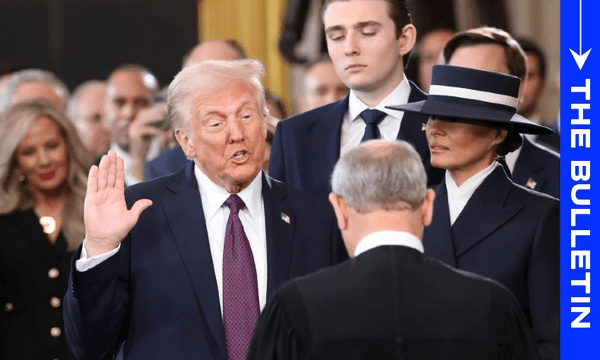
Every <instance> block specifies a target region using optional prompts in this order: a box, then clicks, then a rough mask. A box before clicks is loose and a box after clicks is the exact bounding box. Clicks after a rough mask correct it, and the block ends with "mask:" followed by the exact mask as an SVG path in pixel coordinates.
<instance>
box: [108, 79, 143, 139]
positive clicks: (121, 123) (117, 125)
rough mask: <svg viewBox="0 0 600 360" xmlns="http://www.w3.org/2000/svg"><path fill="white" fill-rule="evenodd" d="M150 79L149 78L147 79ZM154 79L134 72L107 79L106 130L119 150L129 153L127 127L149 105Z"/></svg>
mask: <svg viewBox="0 0 600 360" xmlns="http://www.w3.org/2000/svg"><path fill="white" fill-rule="evenodd" d="M148 77H151V78H148ZM153 81H155V80H154V77H152V75H149V74H147V75H146V76H145V75H144V74H143V73H141V72H139V71H136V70H122V71H118V72H116V73H114V74H113V75H112V76H111V77H110V78H109V79H108V88H107V90H106V128H107V129H108V131H109V132H110V134H111V136H112V140H113V141H114V142H116V143H117V144H118V145H119V147H120V148H121V149H123V150H124V151H129V135H128V130H129V125H130V124H131V122H132V121H133V119H135V117H136V116H137V114H138V112H139V111H140V109H143V108H146V107H148V106H149V105H150V102H151V99H152V95H153V91H152V87H151V85H150V82H153Z"/></svg>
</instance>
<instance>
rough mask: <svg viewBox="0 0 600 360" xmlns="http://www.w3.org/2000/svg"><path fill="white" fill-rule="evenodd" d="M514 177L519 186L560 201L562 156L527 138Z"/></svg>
mask: <svg viewBox="0 0 600 360" xmlns="http://www.w3.org/2000/svg"><path fill="white" fill-rule="evenodd" d="M512 177H513V181H514V182H515V183H517V184H519V185H523V186H525V187H526V188H529V189H532V190H535V191H539V192H543V193H544V194H548V195H550V196H553V197H555V198H557V199H560V155H559V154H558V153H556V152H554V151H552V150H550V149H548V148H546V147H543V146H541V145H538V144H536V143H534V142H531V141H529V140H527V138H526V137H523V148H522V149H521V153H519V157H518V158H517V162H516V163H515V169H514V171H513V174H512Z"/></svg>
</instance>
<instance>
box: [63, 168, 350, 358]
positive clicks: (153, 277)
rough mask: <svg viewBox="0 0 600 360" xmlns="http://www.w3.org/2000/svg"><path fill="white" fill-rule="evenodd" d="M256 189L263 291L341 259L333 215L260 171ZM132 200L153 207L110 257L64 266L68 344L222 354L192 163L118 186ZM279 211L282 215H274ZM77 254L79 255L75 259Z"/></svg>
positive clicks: (82, 353)
mask: <svg viewBox="0 0 600 360" xmlns="http://www.w3.org/2000/svg"><path fill="white" fill-rule="evenodd" d="M262 194H263V201H264V207H265V223H266V234H267V262H268V275H267V276H268V280H267V297H269V296H270V294H271V293H273V292H274V290H276V289H277V288H278V287H279V286H280V285H282V284H283V283H284V282H286V281H288V280H289V279H292V278H295V277H297V276H301V275H306V274H309V273H312V272H314V271H316V270H318V269H321V268H324V267H327V266H329V265H332V264H335V263H338V262H341V261H342V259H344V256H347V255H345V254H346V253H345V249H341V248H340V247H341V246H343V245H342V242H341V238H340V234H339V230H338V228H337V226H336V223H335V218H334V214H333V211H332V210H331V207H330V206H328V204H327V203H326V202H325V201H324V200H322V199H318V198H316V197H315V196H312V195H310V194H307V193H305V192H302V191H299V190H296V189H294V188H292V187H290V186H287V185H285V184H281V183H279V182H276V181H274V180H272V179H268V178H267V177H263V190H262ZM140 198H147V199H150V200H152V201H153V205H152V206H151V207H150V208H148V209H146V210H145V211H144V212H143V213H142V215H141V217H140V219H139V221H138V223H137V225H136V226H135V227H134V228H133V229H132V230H131V232H130V233H129V234H128V236H127V237H126V238H125V239H124V240H123V241H122V242H121V248H120V250H119V252H118V253H117V254H116V255H115V256H112V257H110V258H109V259H108V260H106V261H104V262H102V263H100V264H99V265H97V266H96V267H94V268H92V269H90V270H88V271H85V272H78V271H76V270H75V269H74V263H73V264H72V266H73V268H72V270H71V277H70V284H69V289H68V291H67V294H66V296H65V304H64V306H65V310H64V316H65V330H66V335H67V340H68V342H69V346H70V348H71V350H72V351H73V352H74V354H75V355H76V356H77V357H78V358H79V359H97V358H101V357H103V356H104V355H105V354H106V353H110V352H114V351H115V350H116V349H118V348H119V347H120V346H122V353H123V355H124V357H125V358H127V359H221V360H226V359H227V355H226V348H225V335H224V330H223V323H222V318H221V310H220V304H219V296H218V290H217V283H216V279H215V274H214V268H213V262H212V258H211V253H210V247H209V242H208V235H207V230H206V223H205V220H204V214H203V211H202V203H201V199H200V193H199V190H198V184H197V181H196V179H195V176H194V171H193V164H192V163H190V164H189V165H188V166H185V167H184V168H183V169H181V170H180V171H178V172H177V173H175V174H173V175H170V176H166V177H161V178H159V179H156V180H154V181H150V182H147V183H142V184H138V185H134V186H131V187H129V188H128V189H127V190H126V200H127V204H128V206H131V205H132V204H133V203H134V202H135V201H136V200H137V199H140ZM283 214H286V215H288V216H289V221H287V219H286V221H284V220H283V219H282V217H283ZM342 250H343V252H342ZM79 256H80V251H78V252H77V253H76V254H75V255H74V257H73V262H74V261H75V259H78V258H79ZM124 341H125V343H124V345H123V342H124Z"/></svg>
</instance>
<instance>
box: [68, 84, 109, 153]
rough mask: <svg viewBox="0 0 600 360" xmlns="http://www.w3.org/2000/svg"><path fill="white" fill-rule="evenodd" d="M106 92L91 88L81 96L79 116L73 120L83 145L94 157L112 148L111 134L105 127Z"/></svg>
mask: <svg viewBox="0 0 600 360" xmlns="http://www.w3.org/2000/svg"><path fill="white" fill-rule="evenodd" d="M105 104H106V92H105V90H104V89H103V88H100V87H91V88H89V89H87V90H85V91H84V92H83V93H81V94H80V95H79V99H78V102H77V115H76V118H75V119H72V121H73V123H74V124H75V128H76V129H77V133H78V134H79V137H80V138H81V140H82V142H83V144H84V145H85V146H86V147H87V148H88V150H90V152H91V153H92V154H93V155H94V157H99V156H101V155H102V154H104V153H105V152H106V150H108V148H109V147H110V134H109V133H108V130H107V129H106V127H105V126H104V110H105V109H104V108H105Z"/></svg>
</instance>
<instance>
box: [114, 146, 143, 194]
mask: <svg viewBox="0 0 600 360" xmlns="http://www.w3.org/2000/svg"><path fill="white" fill-rule="evenodd" d="M110 149H111V150H114V151H115V152H116V153H117V156H120V157H122V158H123V173H124V174H125V184H127V186H130V185H135V184H137V183H140V182H142V179H138V178H136V177H134V176H131V174H130V172H131V156H129V153H127V152H125V150H123V149H121V148H120V147H119V145H117V143H111V144H110Z"/></svg>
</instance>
